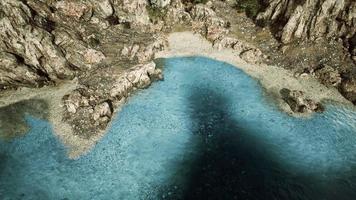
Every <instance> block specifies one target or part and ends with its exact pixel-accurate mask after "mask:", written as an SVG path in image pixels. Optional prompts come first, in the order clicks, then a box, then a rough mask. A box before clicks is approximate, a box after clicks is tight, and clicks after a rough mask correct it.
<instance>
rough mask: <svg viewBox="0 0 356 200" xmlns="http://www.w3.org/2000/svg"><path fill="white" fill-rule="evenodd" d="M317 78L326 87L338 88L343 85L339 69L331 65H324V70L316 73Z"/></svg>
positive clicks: (321, 69)
mask: <svg viewBox="0 0 356 200" xmlns="http://www.w3.org/2000/svg"><path fill="white" fill-rule="evenodd" d="M315 76H316V77H317V78H318V80H319V81H320V82H321V83H322V84H324V85H326V86H334V87H337V86H339V85H340V83H341V76H340V73H339V72H338V70H337V69H334V68H332V67H331V66H329V65H323V66H322V68H320V69H318V70H316V71H315Z"/></svg>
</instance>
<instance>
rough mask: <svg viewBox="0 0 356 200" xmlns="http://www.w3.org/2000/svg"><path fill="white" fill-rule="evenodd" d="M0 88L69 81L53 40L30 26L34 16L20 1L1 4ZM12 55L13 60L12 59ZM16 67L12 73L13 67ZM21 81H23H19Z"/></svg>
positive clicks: (62, 58)
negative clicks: (60, 80)
mask: <svg viewBox="0 0 356 200" xmlns="http://www.w3.org/2000/svg"><path fill="white" fill-rule="evenodd" d="M0 13H1V14H2V17H1V19H0V29H1V30H2V31H0V38H1V39H0V49H1V51H3V52H6V53H2V55H1V60H2V62H3V63H6V64H5V65H1V66H0V69H1V70H2V71H3V73H1V75H0V76H1V77H2V78H1V85H2V86H3V87H4V86H11V85H12V84H13V83H14V82H16V81H21V82H19V83H18V85H21V84H22V85H26V84H29V85H32V86H33V85H35V86H36V85H41V83H39V82H46V81H51V80H57V79H63V78H70V77H72V76H73V72H72V71H71V70H70V68H69V67H68V63H67V61H66V59H65V58H64V55H63V53H62V52H61V51H60V49H59V48H58V47H57V46H56V45H54V44H53V36H52V35H51V34H50V33H48V32H47V31H46V30H44V29H42V28H39V27H37V26H34V25H33V23H34V22H33V20H34V16H33V14H32V13H33V12H32V11H31V9H30V8H29V7H27V6H26V5H25V4H24V3H22V2H21V1H12V0H4V1H1V2H0ZM10 54H12V55H13V56H11V55H10ZM14 60H16V62H17V63H19V65H18V68H19V69H15V67H14V66H15V65H13V64H11V63H14ZM20 77H22V78H20Z"/></svg>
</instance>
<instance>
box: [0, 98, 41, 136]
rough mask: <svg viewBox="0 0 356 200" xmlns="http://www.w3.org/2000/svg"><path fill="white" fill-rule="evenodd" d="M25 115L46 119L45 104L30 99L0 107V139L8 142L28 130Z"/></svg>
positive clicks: (38, 100)
mask: <svg viewBox="0 0 356 200" xmlns="http://www.w3.org/2000/svg"><path fill="white" fill-rule="evenodd" d="M26 114H30V115H32V116H34V117H37V118H41V119H47V118H48V104H47V102H46V101H44V100H40V99H31V100H24V101H20V102H17V103H14V104H11V105H8V106H5V107H0V139H5V140H10V139H13V138H15V137H18V136H22V135H24V134H25V133H26V132H27V131H28V130H29V126H28V125H27V122H26V120H25V115H26Z"/></svg>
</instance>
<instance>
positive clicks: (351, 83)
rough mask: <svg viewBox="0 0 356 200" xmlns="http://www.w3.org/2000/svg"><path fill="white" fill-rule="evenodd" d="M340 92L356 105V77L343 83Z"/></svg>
mask: <svg viewBox="0 0 356 200" xmlns="http://www.w3.org/2000/svg"><path fill="white" fill-rule="evenodd" d="M340 91H341V93H342V94H343V95H344V96H345V97H346V98H347V99H349V100H350V101H351V102H352V103H353V104H355V105H356V77H353V78H350V79H347V80H345V81H343V82H342V84H341V89H340Z"/></svg>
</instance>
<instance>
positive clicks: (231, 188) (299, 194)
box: [159, 88, 338, 200]
mask: <svg viewBox="0 0 356 200" xmlns="http://www.w3.org/2000/svg"><path fill="white" fill-rule="evenodd" d="M191 94H192V95H191V96H190V97H189V102H190V110H191V113H190V118H191V120H192V124H193V126H192V133H193V134H194V135H195V136H196V137H198V140H196V141H194V142H195V144H194V145H195V146H196V147H197V148H196V150H197V151H198V153H197V156H195V157H194V158H193V159H194V160H192V161H191V162H188V163H189V164H187V163H185V164H183V165H181V166H178V167H177V169H176V170H177V172H175V173H174V174H179V173H180V172H183V171H184V170H186V168H189V173H188V175H187V177H184V178H183V179H184V180H183V181H182V180H179V178H176V177H172V179H171V180H170V182H169V183H167V184H166V185H165V186H162V187H161V188H160V189H159V191H160V194H159V198H160V199H192V200H193V199H194V200H199V199H204V200H207V199H209V200H210V199H211V200H213V199H219V200H225V199H226V200H231V199H261V200H265V199H303V200H304V199H333V198H334V197H338V195H337V194H336V196H335V195H331V196H330V195H329V194H328V192H323V191H324V189H325V188H324V186H323V185H322V184H319V183H318V180H317V179H314V177H310V176H303V175H300V174H298V175H296V174H294V173H293V172H290V171H289V170H288V169H285V166H283V164H282V163H280V162H279V161H278V160H277V159H276V158H274V156H273V154H272V153H270V151H269V148H271V147H269V146H268V145H267V144H265V143H264V142H263V141H261V139H259V138H257V136H255V134H253V131H254V130H253V127H252V128H251V129H246V128H243V126H242V124H241V122H239V121H237V120H235V119H234V117H233V116H232V115H231V114H230V112H229V100H228V98H226V97H224V96H222V95H221V94H219V92H217V91H214V90H212V89H209V88H204V89H202V88H196V89H193V90H192V91H191ZM256 126H258V124H256ZM177 185H179V187H178V188H179V189H175V188H177ZM320 192H321V193H320Z"/></svg>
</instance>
